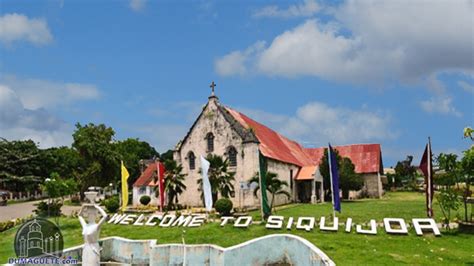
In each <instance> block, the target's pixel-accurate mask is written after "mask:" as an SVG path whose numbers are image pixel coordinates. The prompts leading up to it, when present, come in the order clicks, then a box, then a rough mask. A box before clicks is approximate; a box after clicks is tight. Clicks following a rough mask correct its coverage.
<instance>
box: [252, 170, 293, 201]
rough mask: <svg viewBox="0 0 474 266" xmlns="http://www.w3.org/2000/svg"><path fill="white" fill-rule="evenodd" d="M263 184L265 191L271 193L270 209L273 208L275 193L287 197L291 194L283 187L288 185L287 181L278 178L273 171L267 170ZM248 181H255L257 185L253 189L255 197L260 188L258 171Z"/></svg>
mask: <svg viewBox="0 0 474 266" xmlns="http://www.w3.org/2000/svg"><path fill="white" fill-rule="evenodd" d="M265 181H266V182H265V184H266V186H267V191H268V192H270V194H272V200H271V201H270V209H272V208H273V201H274V200H275V196H276V195H285V196H286V197H287V198H288V199H290V198H291V195H290V193H289V192H288V191H286V190H285V189H284V187H288V182H286V181H283V180H280V179H278V175H277V174H276V173H273V172H267V173H266V176H265ZM249 183H250V184H252V183H256V184H257V187H255V189H254V190H253V195H254V196H255V197H257V195H258V191H259V190H260V177H259V173H256V174H255V175H254V176H253V177H252V178H251V179H250V180H249Z"/></svg>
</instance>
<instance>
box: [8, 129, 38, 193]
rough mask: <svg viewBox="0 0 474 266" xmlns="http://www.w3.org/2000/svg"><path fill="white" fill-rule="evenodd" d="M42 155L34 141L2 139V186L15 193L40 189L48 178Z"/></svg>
mask: <svg viewBox="0 0 474 266" xmlns="http://www.w3.org/2000/svg"><path fill="white" fill-rule="evenodd" d="M41 155H42V154H41V151H40V150H39V149H38V147H37V146H36V144H35V143H34V142H33V141H32V140H26V141H23V140H21V141H8V140H6V139H3V138H0V180H1V181H0V186H1V187H3V188H4V189H7V190H11V191H15V192H23V191H33V190H36V189H38V186H39V183H40V182H41V181H42V180H43V179H44V178H45V177H47V175H46V173H45V172H46V171H45V169H44V168H43V167H42V166H43V165H42V161H41Z"/></svg>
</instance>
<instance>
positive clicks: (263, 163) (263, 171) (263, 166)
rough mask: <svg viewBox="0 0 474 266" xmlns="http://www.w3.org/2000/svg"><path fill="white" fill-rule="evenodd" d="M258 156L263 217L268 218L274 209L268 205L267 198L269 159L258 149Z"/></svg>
mask: <svg viewBox="0 0 474 266" xmlns="http://www.w3.org/2000/svg"><path fill="white" fill-rule="evenodd" d="M258 158H259V163H260V194H261V197H260V201H261V209H262V217H263V219H267V218H268V217H269V216H270V214H271V213H272V210H271V209H270V205H268V198H267V180H266V178H267V168H268V166H267V159H266V158H265V156H263V154H262V153H261V152H260V151H258Z"/></svg>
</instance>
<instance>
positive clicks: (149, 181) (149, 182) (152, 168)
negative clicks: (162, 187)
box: [133, 163, 156, 187]
mask: <svg viewBox="0 0 474 266" xmlns="http://www.w3.org/2000/svg"><path fill="white" fill-rule="evenodd" d="M154 173H156V163H151V164H149V165H148V166H147V168H146V169H145V171H143V173H142V175H141V176H140V177H139V178H138V179H137V181H135V183H134V184H133V186H134V187H141V186H155V184H154V183H153V176H154Z"/></svg>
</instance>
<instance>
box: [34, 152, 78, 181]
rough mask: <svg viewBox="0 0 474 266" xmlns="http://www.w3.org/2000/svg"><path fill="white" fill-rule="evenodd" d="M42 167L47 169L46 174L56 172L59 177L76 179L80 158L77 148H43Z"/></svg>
mask: <svg viewBox="0 0 474 266" xmlns="http://www.w3.org/2000/svg"><path fill="white" fill-rule="evenodd" d="M42 158H43V162H44V164H43V165H44V167H45V168H47V169H48V171H49V173H48V176H49V175H51V174H52V173H57V174H59V176H60V177H61V178H66V179H69V178H75V179H77V175H78V171H79V169H81V167H82V165H81V163H82V160H81V156H80V155H79V153H78V152H77V150H75V149H72V148H70V147H64V146H63V147H53V148H49V149H46V150H43V156H42Z"/></svg>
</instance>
